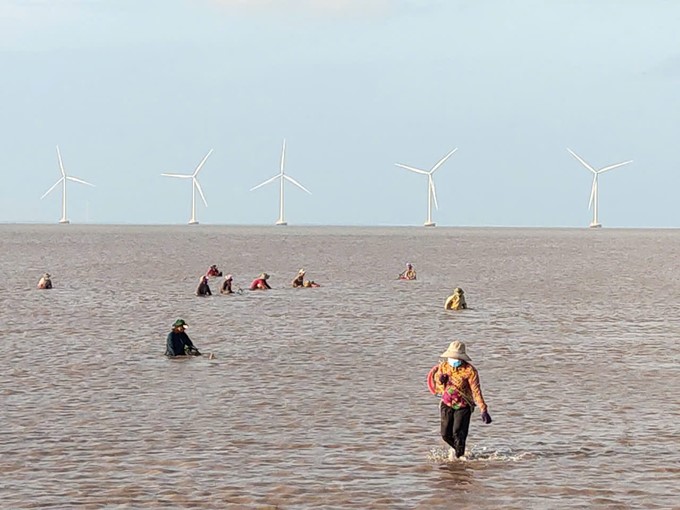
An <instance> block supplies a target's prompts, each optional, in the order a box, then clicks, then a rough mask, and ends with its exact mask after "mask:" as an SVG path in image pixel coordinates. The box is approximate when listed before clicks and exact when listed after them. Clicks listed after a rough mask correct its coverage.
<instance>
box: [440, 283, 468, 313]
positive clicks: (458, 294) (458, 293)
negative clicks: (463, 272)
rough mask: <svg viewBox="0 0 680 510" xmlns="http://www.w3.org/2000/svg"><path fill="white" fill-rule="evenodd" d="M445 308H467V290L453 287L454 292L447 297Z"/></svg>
mask: <svg viewBox="0 0 680 510" xmlns="http://www.w3.org/2000/svg"><path fill="white" fill-rule="evenodd" d="M444 309H446V310H465V309H467V303H466V302H465V292H464V291H463V289H461V288H460V287H456V288H455V289H453V294H451V295H450V296H449V297H447V298H446V301H445V302H444Z"/></svg>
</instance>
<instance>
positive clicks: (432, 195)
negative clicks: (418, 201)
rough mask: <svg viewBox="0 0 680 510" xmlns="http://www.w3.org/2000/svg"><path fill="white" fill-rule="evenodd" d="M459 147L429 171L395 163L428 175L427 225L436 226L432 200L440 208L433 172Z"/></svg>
mask: <svg viewBox="0 0 680 510" xmlns="http://www.w3.org/2000/svg"><path fill="white" fill-rule="evenodd" d="M457 150H458V148H455V149H453V150H452V151H451V152H449V153H448V154H447V155H446V156H444V157H443V158H442V159H440V160H439V161H438V162H437V164H436V165H434V166H433V167H432V169H431V170H430V171H429V172H428V171H425V170H421V169H420V168H414V167H412V166H407V165H402V164H401V163H395V165H396V166H398V167H401V168H405V169H406V170H410V171H411V172H415V173H417V174H423V175H427V221H426V222H425V226H426V227H434V226H435V223H434V222H433V221H432V202H433V201H434V206H435V208H436V209H437V210H439V204H437V191H436V189H435V187H434V178H433V177H432V176H433V174H434V173H435V172H436V171H437V170H438V169H439V167H441V166H442V165H443V164H444V162H445V161H446V160H447V159H449V158H450V157H451V156H452V155H453V153H454V152H456V151H457Z"/></svg>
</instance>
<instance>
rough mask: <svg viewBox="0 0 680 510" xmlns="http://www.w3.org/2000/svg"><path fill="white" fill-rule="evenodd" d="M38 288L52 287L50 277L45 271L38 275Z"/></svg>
mask: <svg viewBox="0 0 680 510" xmlns="http://www.w3.org/2000/svg"><path fill="white" fill-rule="evenodd" d="M38 288H39V289H51V288H52V277H51V276H50V273H45V274H44V275H42V276H41V277H40V281H38Z"/></svg>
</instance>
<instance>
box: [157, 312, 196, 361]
mask: <svg viewBox="0 0 680 510" xmlns="http://www.w3.org/2000/svg"><path fill="white" fill-rule="evenodd" d="M186 327H187V323H186V322H184V320H182V319H177V320H176V321H175V323H174V324H173V325H172V331H171V332H170V333H168V339H167V341H166V348H165V355H166V356H200V355H201V353H200V352H199V350H198V349H197V348H196V347H195V346H194V344H193V342H192V341H191V339H190V338H189V335H187V334H186V331H185V329H186Z"/></svg>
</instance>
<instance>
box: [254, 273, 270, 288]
mask: <svg viewBox="0 0 680 510" xmlns="http://www.w3.org/2000/svg"><path fill="white" fill-rule="evenodd" d="M267 280H269V275H268V274H267V273H262V274H260V276H258V277H257V278H255V279H254V280H253V282H252V283H251V284H250V290H268V289H271V287H270V286H269V284H268V283H267Z"/></svg>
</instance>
